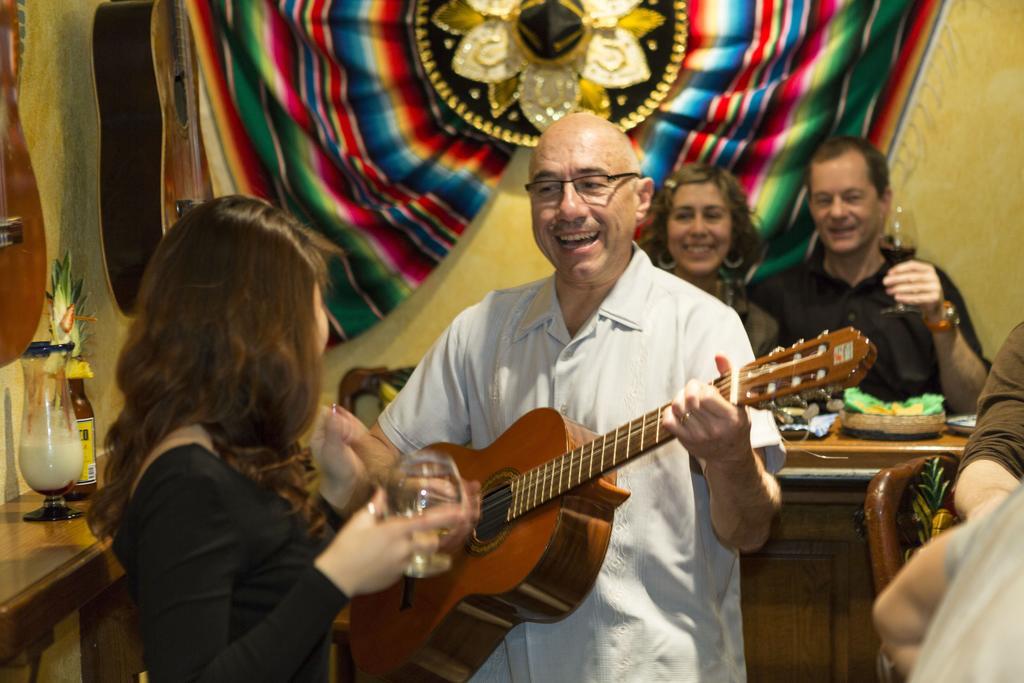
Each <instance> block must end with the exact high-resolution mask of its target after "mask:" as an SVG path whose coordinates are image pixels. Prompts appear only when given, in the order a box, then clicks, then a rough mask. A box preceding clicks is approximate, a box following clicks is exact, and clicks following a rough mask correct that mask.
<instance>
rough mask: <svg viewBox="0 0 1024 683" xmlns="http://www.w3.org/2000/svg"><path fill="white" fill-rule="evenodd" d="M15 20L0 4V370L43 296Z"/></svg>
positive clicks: (18, 348)
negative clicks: (20, 106) (21, 107)
mask: <svg viewBox="0 0 1024 683" xmlns="http://www.w3.org/2000/svg"><path fill="white" fill-rule="evenodd" d="M17 50H18V15H17V11H16V8H15V0H0V91H2V92H0V117H2V118H0V365H6V364H7V363H9V362H10V361H12V360H14V359H16V358H17V357H18V356H20V355H21V353H22V352H23V351H24V350H25V349H26V348H27V347H28V344H29V342H30V341H32V336H33V335H34V334H35V332H36V327H38V326H39V318H40V316H41V315H42V313H43V300H44V295H45V293H46V233H45V230H44V229H43V211H42V207H41V205H40V203H39V190H38V189H37V188H36V178H35V175H34V174H33V173H32V162H31V161H30V159H29V155H28V146H27V145H26V144H25V136H24V134H23V133H22V130H21V120H20V118H19V117H18V79H17V62H18V55H17Z"/></svg>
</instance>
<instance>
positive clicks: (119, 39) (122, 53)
mask: <svg viewBox="0 0 1024 683" xmlns="http://www.w3.org/2000/svg"><path fill="white" fill-rule="evenodd" d="M92 47H93V70H94V72H95V77H96V101H97V104H98V106H99V113H100V225H101V232H102V236H103V260H104V263H105V265H106V271H107V279H108V281H109V282H110V288H111V290H112V291H113V293H114V298H115V300H116V301H117V304H118V306H119V307H120V308H121V310H122V311H124V312H125V313H130V312H131V310H132V306H133V305H134V303H135V297H136V295H137V294H138V290H139V283H140V282H141V280H142V273H143V271H144V270H145V268H146V264H147V263H148V262H149V258H150V256H152V254H153V251H154V250H155V249H156V245H157V243H158V242H159V241H160V239H161V238H162V237H163V234H164V232H165V231H166V230H167V229H168V228H170V227H171V226H172V225H174V223H175V222H176V221H177V220H178V218H180V217H181V216H182V214H184V213H185V211H187V210H188V209H189V208H190V207H191V206H192V205H193V204H195V203H198V202H201V201H204V200H206V199H209V198H210V197H212V196H213V192H212V190H211V185H210V174H209V169H208V167H207V164H206V153H205V150H204V149H203V142H202V138H201V134H200V130H199V91H198V87H197V82H196V73H197V72H196V62H195V58H194V51H193V45H192V32H191V30H190V28H189V23H188V15H187V14H186V12H185V7H184V0H122V1H119V2H107V3H102V4H100V5H99V6H98V7H97V8H96V16H95V18H94V20H93V34H92ZM158 159H159V160H160V161H159V162H158Z"/></svg>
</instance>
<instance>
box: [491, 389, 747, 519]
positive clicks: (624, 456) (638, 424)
mask: <svg viewBox="0 0 1024 683" xmlns="http://www.w3.org/2000/svg"><path fill="white" fill-rule="evenodd" d="M714 386H715V388H716V389H718V393H719V394H721V395H722V397H723V398H725V399H726V400H728V401H729V402H731V403H733V404H736V403H738V402H739V400H740V399H739V396H738V391H739V382H738V375H737V374H736V373H729V374H727V375H723V376H721V377H719V378H718V379H716V380H715V382H714ZM670 405H671V404H670V403H666V404H665V405H663V406H661V407H660V408H658V409H657V410H652V411H651V412H649V413H645V414H644V415H642V416H641V417H638V418H637V419H635V420H631V421H629V422H627V423H626V424H624V425H621V426H619V427H616V428H615V429H614V430H612V431H610V432H608V433H607V434H604V435H602V436H599V437H597V438H596V439H594V440H593V441H590V442H587V443H585V444H583V445H582V446H580V447H579V448H577V449H575V450H572V451H569V452H568V453H563V454H562V455H560V456H558V457H557V458H554V459H552V460H549V461H548V462H546V463H545V464H543V465H541V466H539V467H535V468H533V469H531V470H528V471H526V472H524V473H523V474H522V475H521V476H519V477H518V478H517V479H516V480H514V481H513V482H512V483H511V494H512V501H511V505H510V507H509V511H508V519H509V520H512V519H515V518H516V517H520V516H522V515H523V514H525V513H527V512H529V511H530V510H532V509H534V508H536V507H538V506H540V505H543V504H544V503H546V502H548V501H549V500H553V499H555V498H557V497H559V496H561V495H562V494H564V493H566V492H567V491H569V490H570V489H573V488H575V487H577V486H579V485H580V484H583V483H585V482H588V481H591V480H592V479H596V478H597V477H600V476H601V475H603V474H605V473H607V472H610V471H611V470H613V469H615V468H616V467H619V466H620V465H623V464H624V463H626V462H627V461H629V460H630V459H631V458H635V457H636V456H638V455H643V454H644V453H647V452H648V451H650V450H653V449H654V448H656V447H657V446H660V445H661V444H663V443H665V442H666V441H668V440H669V439H671V438H673V435H672V434H671V433H670V432H668V431H667V430H665V429H663V428H662V426H661V416H662V414H663V413H664V411H665V409H666V408H668V407H669V406H670Z"/></svg>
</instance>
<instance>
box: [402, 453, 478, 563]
mask: <svg viewBox="0 0 1024 683" xmlns="http://www.w3.org/2000/svg"><path fill="white" fill-rule="evenodd" d="M387 498H388V510H389V512H390V514H393V515H399V516H402V517H413V516H415V515H422V514H424V513H425V512H426V510H427V509H428V508H432V507H437V506H439V505H445V504H459V503H461V502H462V480H461V479H460V478H459V470H458V468H457V467H456V466H455V462H454V461H453V460H452V459H451V457H450V456H449V455H447V454H445V453H441V452H439V451H432V450H422V451H416V452H415V453H410V454H407V455H403V456H402V457H401V458H400V459H399V461H398V463H397V464H396V465H395V467H394V468H393V469H392V471H391V473H390V475H389V477H388V482H387ZM417 533H423V534H438V535H441V536H443V535H444V534H445V533H447V531H446V530H437V531H422V532H417ZM451 564H452V558H451V556H450V555H448V554H447V553H442V552H438V551H435V552H433V553H413V556H412V559H411V560H410V561H409V564H408V565H407V566H406V568H405V575H406V576H411V577H415V578H423V577H427V576H434V575H435V574H440V573H441V572H443V571H446V570H447V569H448V568H449V567H450V566H451Z"/></svg>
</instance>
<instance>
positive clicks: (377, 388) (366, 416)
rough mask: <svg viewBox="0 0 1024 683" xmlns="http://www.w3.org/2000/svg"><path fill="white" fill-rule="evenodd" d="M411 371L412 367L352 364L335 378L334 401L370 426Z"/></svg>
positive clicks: (403, 384)
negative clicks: (368, 366)
mask: <svg viewBox="0 0 1024 683" xmlns="http://www.w3.org/2000/svg"><path fill="white" fill-rule="evenodd" d="M412 371H413V368H412V367H403V368H385V367H375V368H362V367H360V368H352V369H351V370H349V371H348V372H346V373H345V374H344V376H342V378H341V381H340V382H338V405H340V406H341V407H342V408H344V409H345V410H347V411H349V412H350V413H352V414H353V415H355V416H356V417H358V418H359V419H361V420H362V421H363V422H365V423H366V424H367V426H370V425H372V424H373V423H374V421H375V420H376V419H377V415H378V414H380V411H381V410H383V409H384V406H385V405H387V403H388V402H389V401H390V400H391V398H393V397H394V396H393V394H394V393H397V391H398V390H399V389H401V388H402V387H403V386H405V382H406V380H408V379H409V375H411V374H412Z"/></svg>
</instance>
